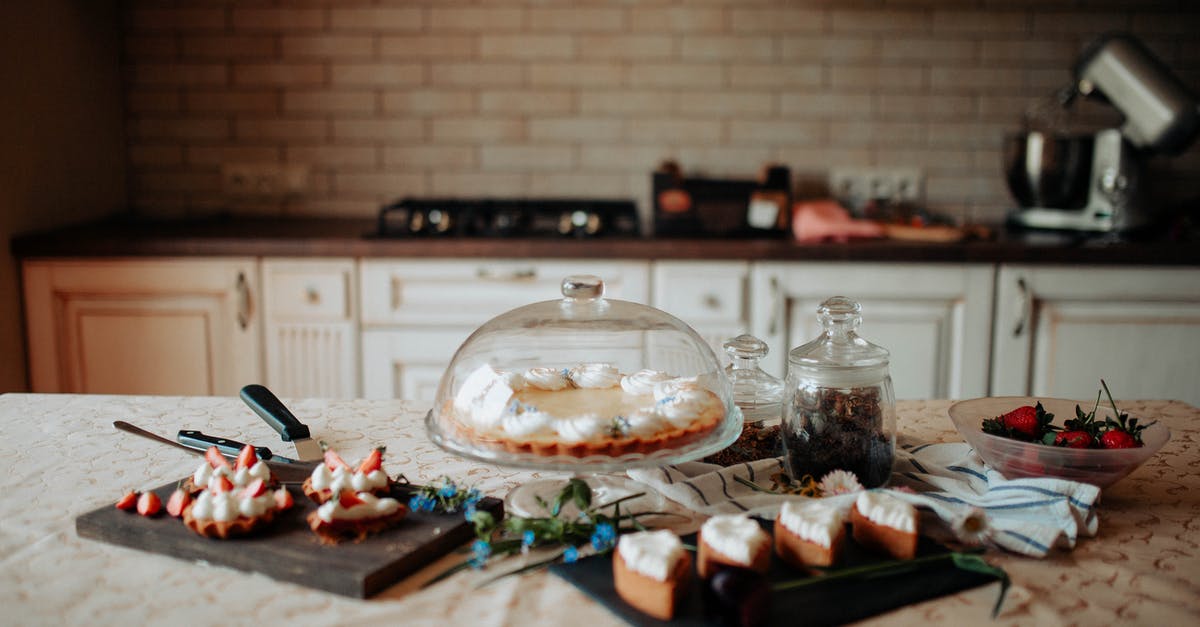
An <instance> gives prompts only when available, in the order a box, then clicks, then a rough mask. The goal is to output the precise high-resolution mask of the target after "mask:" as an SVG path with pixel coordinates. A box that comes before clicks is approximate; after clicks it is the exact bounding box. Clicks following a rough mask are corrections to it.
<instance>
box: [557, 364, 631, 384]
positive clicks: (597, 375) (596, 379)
mask: <svg viewBox="0 0 1200 627" xmlns="http://www.w3.org/2000/svg"><path fill="white" fill-rule="evenodd" d="M568 376H569V377H570V378H571V383H574V384H575V386H576V387H581V388H611V387H616V386H618V385H621V372H620V371H619V370H617V369H616V367H615V366H613V365H612V364H580V365H578V366H575V367H574V368H571V371H570V373H569V374H568Z"/></svg>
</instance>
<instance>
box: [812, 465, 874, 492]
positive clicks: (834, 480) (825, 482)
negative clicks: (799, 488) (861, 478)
mask: <svg viewBox="0 0 1200 627" xmlns="http://www.w3.org/2000/svg"><path fill="white" fill-rule="evenodd" d="M817 487H819V488H821V495H822V496H833V495H835V494H850V493H851V492H861V491H862V489H863V487H862V484H861V483H859V482H858V477H855V476H854V473H852V472H849V471H845V470H832V471H830V472H829V473H828V474H826V475H825V476H824V477H821V483H820V484H818V486H817Z"/></svg>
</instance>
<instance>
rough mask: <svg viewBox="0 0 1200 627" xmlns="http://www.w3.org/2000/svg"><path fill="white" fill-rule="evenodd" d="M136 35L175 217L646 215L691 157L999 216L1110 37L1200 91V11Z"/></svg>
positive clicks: (863, 8)
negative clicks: (632, 210) (445, 211)
mask: <svg viewBox="0 0 1200 627" xmlns="http://www.w3.org/2000/svg"><path fill="white" fill-rule="evenodd" d="M124 24H125V39H124V58H123V65H122V68H123V75H124V77H125V95H126V98H125V100H126V112H127V116H128V119H127V122H128V124H127V129H128V141H129V150H128V161H129V168H130V171H131V176H130V186H131V194H132V197H133V198H132V200H133V203H134V204H135V206H137V207H138V208H139V209H140V210H141V211H142V212H144V213H147V214H163V215H184V214H204V213H210V212H213V211H217V210H222V209H224V210H231V211H233V212H235V213H238V212H242V213H254V214H275V215H344V216H360V217H364V218H365V217H370V216H372V215H373V214H374V212H375V210H376V208H377V206H378V205H379V204H380V203H382V202H384V201H388V200H392V199H394V198H396V197H398V196H401V195H405V194H442V195H461V196H472V195H484V194H486V195H501V196H503V195H533V196H538V195H546V196H561V195H581V196H589V195H599V196H611V197H630V198H634V199H636V200H638V201H639V202H641V203H642V204H643V206H645V205H647V204H648V198H647V197H648V195H649V187H650V170H651V169H652V168H653V167H654V166H655V165H656V164H657V163H658V162H659V161H661V160H663V159H666V158H674V159H677V160H679V161H680V162H681V163H682V165H683V166H684V168H685V169H688V170H697V171H704V172H706V173H709V174H712V175H718V176H736V177H752V176H754V175H755V174H756V173H757V172H758V170H759V168H760V167H761V166H762V164H763V163H764V162H766V161H770V160H776V161H782V162H785V163H787V164H789V165H790V166H792V168H793V172H794V175H795V176H796V178H797V179H798V184H799V185H800V187H801V188H802V189H804V190H814V189H816V190H819V188H820V183H821V182H822V181H824V179H825V176H826V173H827V171H828V169H829V168H831V167H835V166H860V165H879V166H890V165H906V166H909V165H916V166H918V167H920V168H922V169H923V171H924V172H925V175H926V177H927V185H926V191H927V196H928V202H929V204H930V205H931V206H932V207H933V208H934V209H937V210H941V211H944V212H948V213H956V212H966V213H969V215H971V216H973V217H984V218H992V219H996V218H999V217H1000V216H1002V215H1003V213H1004V212H1005V210H1006V209H1007V207H1008V206H1009V203H1010V202H1011V201H1010V200H1009V197H1008V193H1007V191H1006V189H1005V186H1004V183H1003V180H1002V179H1001V175H1000V171H1001V164H1000V158H1001V157H1000V142H1001V139H1002V137H1003V135H1004V133H1005V132H1009V131H1013V130H1016V129H1017V128H1018V125H1019V122H1020V114H1021V112H1022V111H1023V110H1024V109H1025V107H1026V106H1027V105H1028V104H1029V103H1030V102H1031V101H1032V100H1033V99H1035V98H1038V97H1041V96H1044V95H1045V94H1047V93H1048V92H1049V91H1051V90H1052V89H1054V88H1055V87H1058V86H1060V85H1062V84H1063V83H1064V82H1065V81H1066V80H1067V79H1068V77H1069V68H1070V67H1071V64H1072V62H1073V60H1074V58H1075V56H1076V55H1077V54H1078V51H1079V50H1080V49H1081V48H1082V46H1083V45H1084V44H1085V43H1086V42H1087V41H1089V40H1090V39H1091V38H1092V37H1094V36H1095V35H1097V34H1099V33H1100V32H1102V31H1104V30H1108V29H1114V28H1118V29H1132V30H1133V31H1134V32H1135V33H1137V34H1139V35H1140V36H1142V37H1143V38H1144V39H1145V40H1146V41H1147V42H1148V43H1149V45H1150V46H1151V47H1152V48H1153V49H1154V50H1155V51H1156V52H1158V53H1159V54H1160V55H1161V56H1163V57H1164V59H1165V60H1166V61H1167V62H1168V64H1170V65H1171V66H1172V67H1173V68H1174V69H1175V70H1176V71H1177V72H1178V73H1179V74H1180V75H1181V77H1182V78H1183V79H1184V81H1185V82H1186V83H1188V84H1189V85H1190V86H1192V87H1193V88H1195V87H1196V86H1197V84H1198V83H1200V58H1198V57H1200V45H1198V44H1196V43H1194V42H1193V39H1194V38H1195V33H1196V32H1197V31H1198V30H1200V6H1198V5H1196V4H1195V3H1194V2H1189V1H1187V0H1105V1H1103V2H1092V3H1085V2H1082V0H1021V1H1017V0H1013V1H1003V2H1002V1H1000V0H790V1H789V0H705V1H703V2H699V1H693V0H579V1H576V2H571V3H569V5H568V3H563V4H559V3H547V2H544V1H540V0H353V1H345V0H341V1H339V0H306V1H305V2H301V3H291V2H285V1H283V0H275V1H267V0H264V1H261V2H254V3H237V2H234V1H233V0H177V1H175V2H173V3H170V4H167V3H163V2H161V1H160V0H134V1H132V2H129V3H126V9H125V19H124ZM1095 115H1097V116H1103V115H1105V112H1104V111H1103V109H1099V110H1098V112H1097V113H1095ZM1196 152H1197V150H1196V149H1193V150H1192V151H1191V152H1190V153H1189V154H1187V155H1184V156H1182V157H1178V158H1175V159H1172V160H1169V161H1168V160H1163V161H1160V162H1159V163H1158V164H1156V167H1157V171H1158V174H1160V175H1161V176H1162V177H1163V178H1162V179H1161V185H1159V186H1158V189H1161V190H1166V192H1167V193H1169V194H1175V195H1182V194H1191V195H1192V196H1193V197H1194V195H1195V192H1194V191H1193V189H1192V186H1191V185H1190V184H1189V182H1190V181H1193V180H1195V179H1196V176H1197V174H1200V157H1197V155H1196ZM247 162H258V163H262V162H267V163H280V164H306V165H308V166H309V168H310V171H311V176H310V180H309V190H308V192H307V193H305V194H303V195H301V196H299V197H295V198H289V199H286V200H262V199H255V200H247V199H238V198H230V197H226V196H224V195H223V194H222V191H221V179H220V172H221V166H222V165H223V164H228V163H247Z"/></svg>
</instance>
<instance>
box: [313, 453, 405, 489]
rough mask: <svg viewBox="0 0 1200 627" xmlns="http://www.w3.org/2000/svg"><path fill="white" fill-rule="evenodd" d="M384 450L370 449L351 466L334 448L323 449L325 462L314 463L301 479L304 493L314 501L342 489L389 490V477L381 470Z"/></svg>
mask: <svg viewBox="0 0 1200 627" xmlns="http://www.w3.org/2000/svg"><path fill="white" fill-rule="evenodd" d="M383 452H384V448H383V447H378V448H376V449H374V450H372V451H371V453H370V454H368V455H367V456H366V457H364V458H363V459H362V460H361V461H360V462H359V463H358V466H357V467H354V466H351V465H350V464H347V463H346V462H345V460H343V459H342V458H341V456H340V455H338V454H337V453H336V452H335V451H334V450H333V449H326V450H325V463H323V464H317V467H316V468H313V471H312V474H311V475H309V476H308V478H307V479H305V480H304V486H303V488H304V495H305V496H307V497H308V498H310V499H312V500H313V501H314V502H316V503H325V502H326V501H328V500H330V499H332V498H333V497H334V495H337V494H341V493H342V492H343V491H345V490H350V491H351V492H354V493H358V492H368V493H370V494H372V495H374V496H387V495H388V494H391V488H392V480H391V479H390V478H388V476H387V473H386V472H384V471H383Z"/></svg>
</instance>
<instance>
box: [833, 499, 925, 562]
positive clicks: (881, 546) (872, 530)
mask: <svg viewBox="0 0 1200 627" xmlns="http://www.w3.org/2000/svg"><path fill="white" fill-rule="evenodd" d="M867 494H868V493H866V492H864V493H863V494H862V495H860V496H859V501H858V502H855V504H854V508H853V509H851V510H850V525H851V529H852V530H853V531H852V534H853V536H854V541H855V542H857V543H859V544H861V545H862V546H864V547H866V548H868V549H871V550H873V551H878V552H880V553H886V554H888V555H891V556H892V557H894V558H896V559H902V560H908V559H912V558H913V557H915V556H916V554H917V535H918V532H919V530H920V527H919V519H918V518H917V513H916V508H914V507H913V506H912V505H911V504H909V503H907V502H905V501H901V500H900V499H897V498H895V497H892V496H887V495H884V494H880V495H878V496H877V498H884V499H888V501H889V504H890V505H893V506H895V507H897V508H901V509H902V510H903V511H904V513H905V515H906V516H907V517H911V522H912V528H913V530H912V531H906V530H904V529H898V528H896V527H894V526H890V525H887V524H882V523H879V522H876V521H873V520H871V519H870V518H868V517H867V513H864V512H863V511H862V510H860V509H859V503H861V502H862V499H863V497H864V496H866V495H867ZM891 501H894V502H895V503H891ZM896 504H899V505H896ZM904 508H907V509H904Z"/></svg>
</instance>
